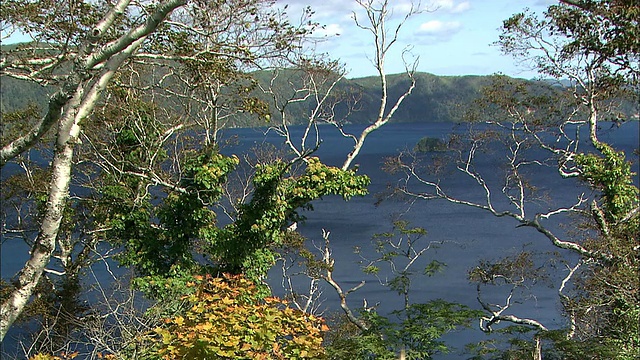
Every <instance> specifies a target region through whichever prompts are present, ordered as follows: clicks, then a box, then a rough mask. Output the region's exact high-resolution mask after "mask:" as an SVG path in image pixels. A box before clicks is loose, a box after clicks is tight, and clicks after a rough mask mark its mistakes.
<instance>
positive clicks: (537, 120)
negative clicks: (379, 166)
mask: <svg viewBox="0 0 640 360" xmlns="http://www.w3.org/2000/svg"><path fill="white" fill-rule="evenodd" d="M637 11H638V8H637V6H635V5H634V4H633V2H626V1H563V4H560V5H552V6H550V7H549V9H548V11H547V12H546V13H545V14H544V17H543V18H540V17H537V16H535V14H531V13H528V12H525V13H521V14H516V15H514V16H513V17H512V18H510V19H508V20H506V21H505V22H504V29H503V34H502V35H501V37H500V41H499V44H500V45H501V47H502V49H503V51H504V52H505V53H507V54H511V55H514V56H515V57H516V58H518V59H520V60H521V61H522V62H523V63H525V64H530V65H532V66H533V67H534V68H535V69H537V70H538V71H539V72H540V74H541V75H542V76H543V77H550V78H552V79H554V80H556V81H557V83H553V84H552V85H553V86H551V85H550V84H548V82H549V81H548V80H547V81H545V82H538V83H535V84H530V83H525V82H522V81H519V80H513V79H508V78H506V77H504V76H497V77H496V79H495V82H494V84H493V85H492V86H491V87H488V88H487V89H486V90H485V93H484V98H483V100H481V101H480V102H478V103H477V104H475V109H472V111H471V116H472V119H475V120H477V121H478V122H482V123H483V124H482V125H475V124H472V125H470V126H469V128H470V129H471V131H470V132H469V134H468V136H466V137H465V136H454V137H453V138H452V139H450V141H449V146H450V150H451V151H450V152H449V153H448V154H443V156H445V157H447V156H448V157H449V158H447V159H449V161H451V162H450V163H451V164H455V165H454V166H453V168H449V167H447V164H448V162H447V161H446V160H445V161H438V162H435V163H432V166H433V168H432V169H434V170H435V172H434V173H435V174H436V176H443V174H447V172H448V171H449V170H455V171H458V172H459V173H461V174H463V175H464V176H465V177H467V178H468V179H469V181H470V184H475V185H476V186H477V187H478V191H479V192H480V194H481V197H480V200H479V199H478V197H473V196H469V195H466V196H465V194H452V193H450V192H449V191H448V189H447V187H446V181H444V180H442V179H441V178H430V177H427V175H426V174H424V173H423V172H421V171H420V170H419V167H418V165H417V164H418V163H419V161H420V157H419V156H411V155H409V154H401V155H400V156H398V157H397V158H394V159H390V160H389V162H388V166H389V168H390V169H392V170H399V171H403V172H404V174H405V175H406V177H404V178H403V180H402V186H401V187H400V188H399V190H400V192H401V193H404V194H406V195H409V196H412V197H415V198H421V199H444V200H447V201H450V202H453V203H457V204H461V205H465V206H471V207H474V208H478V209H481V210H483V211H487V212H489V213H491V214H493V215H494V216H497V217H506V218H512V219H514V220H515V221H516V223H517V225H518V227H530V228H533V229H535V230H536V231H537V232H539V233H540V234H541V236H542V237H543V238H544V239H546V240H547V241H549V242H550V244H552V245H553V246H554V247H555V248H556V249H558V251H560V258H559V259H553V261H554V262H558V261H560V263H561V264H564V266H565V269H564V271H562V272H561V273H558V272H556V274H554V275H555V276H552V277H550V278H551V280H552V281H555V286H556V288H557V290H558V296H559V300H560V303H561V304H562V306H563V310H564V312H565V314H566V315H567V319H568V322H569V324H570V325H569V326H568V328H567V329H563V330H559V331H552V330H551V329H549V327H548V326H546V325H545V324H544V323H542V322H540V321H538V320H536V319H530V318H526V317H522V316H518V315H516V314H513V313H511V312H512V311H513V307H512V305H513V304H514V303H516V302H518V301H524V300H526V298H527V297H528V296H530V292H529V290H526V291H522V290H525V289H527V288H528V287H529V286H530V285H531V284H532V283H535V282H537V281H540V280H541V279H542V275H543V274H542V273H540V272H539V271H542V270H543V269H550V267H549V266H548V265H546V264H550V263H548V262H546V260H545V259H541V258H540V256H539V255H535V254H530V253H526V252H524V253H522V254H519V255H517V256H515V257H512V258H506V259H499V260H491V261H482V262H481V263H480V264H479V265H478V266H477V267H476V268H475V269H473V270H472V271H471V272H470V279H471V280H472V281H474V282H476V283H477V285H478V287H477V292H478V300H479V303H480V304H481V306H482V307H483V309H484V310H485V311H486V313H487V316H486V317H485V319H484V322H483V323H482V324H483V326H482V328H483V330H485V331H491V330H493V329H492V327H493V326H494V325H496V324H498V323H500V322H505V321H506V322H511V323H514V324H516V325H522V326H524V327H525V328H529V329H534V335H533V340H534V346H532V347H531V351H532V356H533V358H535V359H540V358H541V356H542V351H543V348H542V341H543V340H544V339H547V340H549V341H551V342H552V344H554V345H555V346H556V350H557V351H560V352H561V353H562V356H563V357H568V358H582V357H584V356H586V354H587V353H588V354H589V356H596V357H598V358H612V357H613V358H634V357H637V356H638V354H639V351H640V348H639V347H638V343H637V339H638V327H637V326H636V325H637V314H638V307H637V304H638V303H639V302H638V297H637V294H638V283H637V278H638V275H639V274H638V272H637V269H638V261H640V258H639V257H638V253H637V246H638V241H639V240H638V236H637V234H638V231H637V230H638V227H637V226H638V212H639V203H638V189H637V187H636V185H634V178H635V177H636V176H637V174H634V173H633V172H631V164H630V162H629V160H628V154H624V153H622V152H620V151H618V150H615V144H607V143H605V142H603V141H602V140H601V138H600V136H599V134H600V133H601V132H602V131H601V130H602V129H605V128H609V127H611V129H612V131H613V130H614V129H615V128H616V127H617V126H620V127H624V122H625V121H628V120H630V118H631V117H632V116H634V115H633V112H632V113H629V112H624V111H622V109H621V108H620V107H619V106H618V104H619V102H620V100H621V99H625V98H630V99H637V98H638V95H639V94H638V92H637V89H638V87H637V86H638V83H637V81H638V75H639V74H638V68H639V67H638V47H637V45H638V44H637V41H636V40H634V39H633V36H634V34H637V32H638V22H637ZM629 36H631V37H629ZM605 121H612V122H613V125H610V124H608V123H605ZM616 125H617V126H616ZM585 128H586V134H587V135H586V137H587V138H588V143H586V144H585V142H584V141H583V140H582V138H581V135H584V131H582V130H583V129H585ZM491 154H498V155H499V157H502V158H505V157H506V159H507V161H506V163H504V164H503V166H502V169H504V172H503V173H502V174H500V175H499V176H496V174H489V173H482V172H481V170H480V169H481V167H477V166H476V164H477V163H478V162H480V161H498V158H492V157H491ZM422 158H423V159H424V157H422ZM552 164H553V165H552ZM550 167H551V168H552V169H554V172H555V176H557V177H558V178H557V179H558V181H565V182H566V181H575V180H576V179H578V180H579V181H581V182H582V184H583V186H587V187H588V188H590V190H591V195H588V192H582V191H578V193H577V194H576V197H575V199H576V200H575V202H574V203H572V204H571V203H570V204H557V205H550V206H549V207H548V208H545V207H544V206H539V205H537V204H538V203H540V201H544V197H543V195H544V194H543V193H541V191H540V189H541V188H540V187H539V186H537V185H536V183H535V181H536V175H539V174H542V173H543V171H544V170H545V169H549V168H550ZM545 174H546V176H547V179H545V180H546V181H549V180H548V177H550V176H552V175H553V173H552V172H549V173H545ZM636 179H637V178H636ZM543 204H544V203H543ZM566 215H569V216H575V217H574V218H573V219H571V218H570V217H568V216H566ZM553 220H555V224H571V225H573V226H574V227H576V228H577V229H580V230H577V231H575V232H573V233H570V232H569V233H567V232H564V233H563V232H561V231H559V230H558V227H557V226H554V222H553ZM634 249H635V250H634ZM575 255H577V256H578V260H571V259H573V257H574V256H575ZM623 269H624V270H623ZM631 269H632V270H631ZM556 271H557V270H556ZM605 277H606V278H607V279H608V280H605ZM495 284H502V285H506V286H507V287H508V290H507V291H506V295H505V299H504V300H503V301H502V303H499V302H495V303H494V302H493V301H489V300H487V298H486V297H487V296H486V292H482V291H481V290H482V289H484V288H485V287H486V286H489V285H495ZM492 292H493V293H497V290H494V291H492ZM494 298H495V297H494ZM627 316H628V317H627ZM634 317H635V319H636V320H632V318H634ZM629 324H633V325H629Z"/></svg>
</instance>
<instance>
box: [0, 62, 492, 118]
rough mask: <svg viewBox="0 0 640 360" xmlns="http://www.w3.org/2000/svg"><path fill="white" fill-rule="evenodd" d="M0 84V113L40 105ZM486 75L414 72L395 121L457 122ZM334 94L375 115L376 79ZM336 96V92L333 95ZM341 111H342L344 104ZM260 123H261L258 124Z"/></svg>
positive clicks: (11, 83) (399, 82)
mask: <svg viewBox="0 0 640 360" xmlns="http://www.w3.org/2000/svg"><path fill="white" fill-rule="evenodd" d="M256 77H257V78H258V79H259V80H260V81H261V82H263V83H265V82H267V81H268V79H269V78H270V74H268V73H264V72H262V73H260V74H256ZM1 80H2V84H1V87H0V92H1V100H2V103H1V110H2V112H7V111H12V110H14V109H17V108H21V107H24V106H25V105H27V104H29V103H36V104H38V105H39V106H41V107H44V106H45V105H46V103H44V102H43V101H46V98H47V97H46V96H42V95H43V94H44V93H45V92H46V89H44V88H42V87H39V86H36V85H33V84H27V83H25V82H22V81H19V80H15V79H12V78H6V77H3V78H2V79H1ZM387 80H388V83H389V99H390V100H391V101H393V100H395V99H397V98H398V97H399V96H400V95H401V94H402V93H403V92H404V91H405V90H406V89H407V87H408V86H409V80H408V79H407V77H406V75H405V74H396V75H390V76H388V78H387ZM489 81H490V80H489V77H487V76H436V75H432V74H428V73H418V74H416V88H415V89H414V91H413V93H412V95H411V96H409V97H408V98H407V99H406V100H405V102H404V103H403V104H402V106H401V108H400V109H399V110H398V112H397V114H396V117H395V119H396V120H395V121H399V122H434V121H456V122H458V121H461V120H462V119H461V111H460V108H461V106H462V105H463V104H469V103H471V102H472V101H473V100H474V99H475V98H477V97H478V95H479V91H480V89H481V87H482V86H485V85H487V84H488V83H489ZM336 94H349V95H350V97H352V98H357V99H358V102H357V104H356V105H355V106H356V109H357V111H355V112H353V113H351V114H350V115H349V118H348V122H350V123H365V122H369V121H371V119H373V118H375V116H376V111H377V104H378V102H379V101H380V92H379V79H378V78H377V77H365V78H358V79H343V80H342V81H341V83H340V85H339V86H338V87H337V89H336ZM336 96H339V95H336ZM307 107H308V104H296V105H295V106H292V111H299V112H302V111H305V108H307ZM340 108H342V111H341V114H340V115H342V113H344V106H342V107H338V109H340ZM290 115H293V116H292V118H298V119H301V118H302V117H301V116H296V115H301V114H295V113H294V114H290ZM262 125H264V123H262Z"/></svg>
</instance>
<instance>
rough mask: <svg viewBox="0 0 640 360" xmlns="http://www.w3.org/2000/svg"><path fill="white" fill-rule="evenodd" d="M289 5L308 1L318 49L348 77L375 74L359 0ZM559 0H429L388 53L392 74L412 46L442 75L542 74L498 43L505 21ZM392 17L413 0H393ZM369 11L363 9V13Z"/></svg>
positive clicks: (291, 10) (424, 65) (283, 0)
mask: <svg viewBox="0 0 640 360" xmlns="http://www.w3.org/2000/svg"><path fill="white" fill-rule="evenodd" d="M279 3H280V4H289V6H288V8H287V13H288V14H289V16H290V18H291V19H292V21H293V19H295V16H296V14H298V17H299V14H300V11H301V9H302V8H303V7H305V6H311V8H312V9H313V10H314V11H315V14H314V19H315V21H317V22H319V23H320V24H322V25H323V29H320V30H318V31H316V33H315V34H314V35H315V37H317V38H319V39H322V41H321V42H320V43H319V44H317V45H316V51H318V52H321V53H328V54H329V56H330V58H332V59H338V60H340V61H341V62H342V63H344V65H345V67H346V70H347V77H349V78H355V77H363V76H370V75H375V69H374V67H373V65H372V63H371V60H370V59H372V58H373V51H374V47H373V38H372V37H371V34H370V33H368V32H367V31H365V30H362V29H359V28H358V27H357V26H355V23H354V21H353V18H352V16H353V12H354V11H356V12H357V14H361V13H360V12H359V11H360V10H359V7H358V5H357V4H356V2H355V1H354V0H279ZM553 3H557V0H423V2H422V4H421V5H422V8H423V9H426V10H427V11H424V12H422V13H420V14H416V15H414V16H413V17H411V18H410V19H409V20H408V21H407V22H406V23H405V24H404V26H403V28H402V30H401V32H400V34H399V39H398V42H397V43H396V45H395V46H394V48H393V49H392V50H391V51H390V53H389V55H388V56H387V61H386V66H385V71H386V73H388V74H394V73H400V72H403V71H404V69H405V68H404V63H403V61H402V56H401V55H402V51H403V50H404V49H405V48H410V49H411V54H412V55H413V56H415V57H418V60H419V64H418V68H417V70H418V71H423V72H429V73H432V74H436V75H489V74H495V73H497V72H500V73H503V74H505V75H509V76H513V77H521V78H527V79H530V78H533V77H535V76H537V73H536V72H535V71H531V69H527V68H526V67H524V66H523V65H518V64H517V61H516V60H515V59H513V58H512V57H511V56H509V55H504V54H502V53H501V51H500V48H499V47H498V46H496V45H492V44H493V43H495V42H496V41H497V40H498V38H499V35H500V30H499V28H500V27H501V26H502V22H503V20H506V19H508V18H509V17H511V15H513V14H516V13H519V12H522V11H523V10H524V9H526V8H528V9H530V10H531V11H534V12H536V13H539V14H542V12H543V11H544V10H545V9H546V8H547V7H548V6H549V5H550V4H553ZM389 4H390V5H391V6H392V7H393V11H394V13H393V17H392V20H395V21H397V20H398V19H400V18H401V16H400V14H403V13H404V12H403V11H406V9H407V6H408V5H409V4H410V1H409V0H389ZM362 14H363V13H362ZM361 18H362V19H364V17H361Z"/></svg>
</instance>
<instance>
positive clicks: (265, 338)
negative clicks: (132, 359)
mask: <svg viewBox="0 0 640 360" xmlns="http://www.w3.org/2000/svg"><path fill="white" fill-rule="evenodd" d="M189 286H190V287H193V288H194V289H195V291H193V293H192V294H191V295H188V296H187V297H186V298H185V299H186V300H187V301H188V303H189V308H188V310H187V311H186V312H185V313H184V314H182V315H179V316H175V317H172V318H169V319H166V321H165V325H164V326H162V327H159V328H156V329H155V332H156V334H157V335H158V337H159V341H158V343H157V345H156V347H155V353H154V354H152V355H150V356H148V358H149V359H185V358H186V359H247V360H254V359H264V360H267V359H321V358H323V357H324V349H323V347H322V334H323V333H324V332H325V331H326V330H328V328H327V327H326V325H325V324H324V322H323V320H322V319H320V318H317V317H314V316H312V315H308V314H305V313H302V312H300V311H297V310H293V309H291V308H289V307H287V306H286V303H285V302H283V301H282V300H280V299H278V298H264V299H262V300H260V299H259V298H260V297H259V295H258V289H257V288H256V286H255V285H254V284H253V282H252V281H249V280H247V279H245V278H244V277H242V276H225V277H224V278H212V277H210V276H207V277H196V278H195V281H193V282H191V283H190V284H189Z"/></svg>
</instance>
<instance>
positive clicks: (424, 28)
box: [415, 20, 462, 36]
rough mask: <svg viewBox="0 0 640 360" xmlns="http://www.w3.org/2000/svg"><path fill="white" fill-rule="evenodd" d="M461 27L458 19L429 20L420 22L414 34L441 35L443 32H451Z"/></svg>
mask: <svg viewBox="0 0 640 360" xmlns="http://www.w3.org/2000/svg"><path fill="white" fill-rule="evenodd" d="M461 28H462V24H461V23H460V22H459V21H446V22H443V21H440V20H431V21H427V22H426V23H422V24H421V25H420V26H419V27H418V29H417V30H416V32H415V34H416V35H430V36H435V35H443V34H453V33H456V32H458V31H460V29H461Z"/></svg>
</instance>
